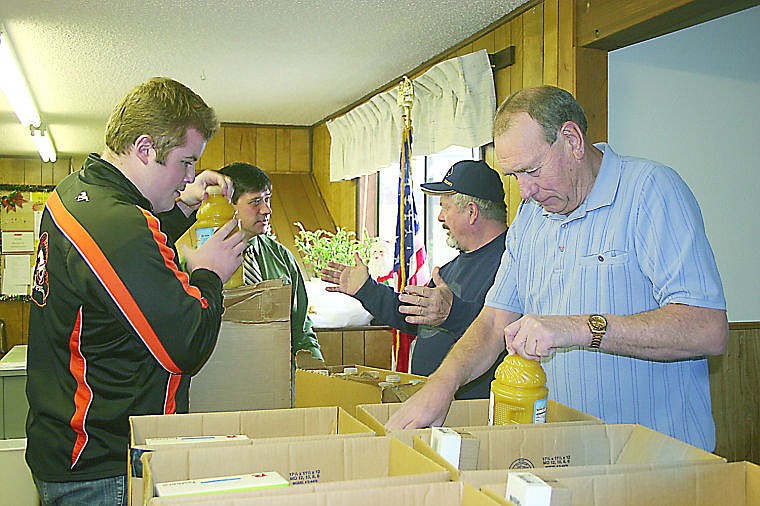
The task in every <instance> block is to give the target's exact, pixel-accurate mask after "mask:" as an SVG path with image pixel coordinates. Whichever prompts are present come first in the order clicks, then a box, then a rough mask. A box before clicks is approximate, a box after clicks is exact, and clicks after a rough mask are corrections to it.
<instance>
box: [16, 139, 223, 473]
mask: <svg viewBox="0 0 760 506" xmlns="http://www.w3.org/2000/svg"><path fill="white" fill-rule="evenodd" d="M191 223H192V219H188V218H186V217H185V216H184V214H183V213H182V212H181V211H180V210H179V209H178V208H176V207H175V209H173V210H172V211H169V212H168V213H162V214H159V215H154V214H153V213H152V212H151V205H150V202H149V201H148V200H147V199H145V197H143V196H142V194H141V193H140V192H139V191H138V190H137V188H136V187H135V186H134V185H133V184H132V183H131V182H130V181H129V180H128V179H127V178H125V177H124V175H123V174H122V173H121V172H119V171H118V170H117V169H116V168H115V167H113V166H112V165H111V164H109V163H107V162H105V161H104V160H102V159H100V157H98V155H96V154H91V155H90V156H89V157H88V158H87V160H86V161H85V163H84V166H83V168H82V170H80V171H78V172H76V173H74V174H71V175H70V176H68V177H67V178H66V179H64V180H63V181H62V182H61V183H60V184H59V185H58V186H57V188H56V190H55V191H54V192H53V193H52V194H51V196H50V198H49V199H48V201H47V204H46V208H45V211H44V213H43V216H42V222H41V226H40V243H39V247H38V251H37V264H36V267H35V272H34V287H33V294H32V300H33V303H32V304H31V314H30V320H29V348H28V357H27V397H28V399H29V416H28V419H27V426H26V430H27V438H28V440H27V454H26V458H27V462H28V464H29V467H30V468H31V470H32V472H33V473H34V475H35V476H36V477H37V478H39V479H42V480H44V481H54V482H61V481H82V480H93V479H99V478H106V477H111V476H117V475H123V474H125V473H126V472H127V446H128V439H129V419H128V417H129V416H131V415H145V414H163V413H175V412H186V411H187V409H188V394H189V385H190V376H191V375H192V374H194V373H195V372H197V371H198V370H199V369H200V368H201V366H202V365H203V364H204V363H205V361H206V360H207V359H208V357H209V356H210V355H211V352H212V350H213V348H214V345H215V344H216V339H217V335H218V333H219V327H220V324H221V315H222V312H223V306H222V283H221V281H220V279H219V277H218V276H217V275H216V274H214V273H213V272H211V271H208V270H205V269H197V270H195V271H194V272H193V273H192V274H191V275H190V276H189V277H188V275H187V274H185V273H184V272H182V271H180V270H179V269H178V266H177V265H178V262H177V260H176V258H177V256H176V251H175V247H174V241H175V240H176V239H177V238H178V237H179V236H180V235H181V234H182V233H183V232H184V231H185V230H186V229H187V228H188V227H189V226H190V224H191Z"/></svg>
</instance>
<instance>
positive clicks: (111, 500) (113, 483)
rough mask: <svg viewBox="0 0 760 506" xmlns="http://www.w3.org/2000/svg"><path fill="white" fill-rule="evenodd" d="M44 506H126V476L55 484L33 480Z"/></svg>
mask: <svg viewBox="0 0 760 506" xmlns="http://www.w3.org/2000/svg"><path fill="white" fill-rule="evenodd" d="M34 484H35V485H36V486H37V492H38V493H39V494H40V501H41V502H42V504H44V505H45V506H47V505H51V506H68V505H71V506H80V505H85V504H86V505H87V506H126V505H127V475H126V474H124V475H121V476H114V477H113V478H103V479H101V480H92V481H68V482H64V483H56V482H52V481H42V480H38V479H37V478H34Z"/></svg>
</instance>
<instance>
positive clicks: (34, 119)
mask: <svg viewBox="0 0 760 506" xmlns="http://www.w3.org/2000/svg"><path fill="white" fill-rule="evenodd" d="M1 28H2V27H1V26H0V89H1V90H3V93H4V94H5V97H6V98H7V99H8V102H10V104H11V107H13V111H14V112H15V113H16V116H17V117H18V120H19V121H20V122H21V124H22V125H24V127H28V128H30V129H31V134H32V141H33V142H34V145H35V146H36V147H37V151H39V152H40V157H41V158H42V161H43V162H55V161H56V158H57V155H56V153H55V146H53V139H52V138H51V137H50V132H48V131H47V129H46V128H45V125H43V124H42V120H41V119H40V113H39V112H38V111H37V107H35V105H34V100H32V95H31V93H29V88H28V87H27V86H26V81H25V80H24V76H23V75H22V74H21V69H20V67H19V66H18V64H17V62H16V58H15V57H14V56H13V51H12V50H11V46H10V44H9V42H8V34H7V33H5V31H4V30H2V29H1Z"/></svg>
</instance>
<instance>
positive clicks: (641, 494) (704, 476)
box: [481, 461, 760, 506]
mask: <svg viewBox="0 0 760 506" xmlns="http://www.w3.org/2000/svg"><path fill="white" fill-rule="evenodd" d="M625 467H626V466H620V467H619V466H614V465H612V466H604V467H603V468H601V469H600V468H599V467H598V466H597V467H596V469H592V468H586V469H585V470H584V469H583V468H579V471H580V472H578V470H571V469H569V468H565V469H533V470H531V473H533V474H535V475H536V476H538V477H539V478H541V479H542V480H544V481H545V482H546V483H547V484H549V485H551V487H552V491H555V490H560V489H561V490H564V491H567V492H569V496H570V497H569V502H566V503H564V504H568V505H572V506H602V505H603V506H640V505H642V504H657V505H658V506H681V505H684V504H689V505H694V506H714V505H716V504H725V505H729V504H730V505H731V506H750V505H754V504H760V466H758V465H757V464H753V463H751V462H732V463H721V462H718V461H715V462H713V463H708V462H698V463H695V462H690V463H675V464H674V463H671V464H669V465H652V466H638V468H634V467H631V466H628V468H627V469H626V470H625V472H619V471H620V470H621V469H623V468H625ZM505 489H506V484H505V483H504V479H503V478H502V481H501V482H499V483H498V484H495V485H486V486H483V487H482V489H481V490H482V491H483V492H484V493H485V494H486V495H488V496H489V497H491V498H493V499H494V500H495V501H496V502H498V503H500V504H511V503H509V502H508V501H506V499H504V498H505V497H506V496H505ZM551 506H557V504H555V501H554V500H553V501H552V502H551Z"/></svg>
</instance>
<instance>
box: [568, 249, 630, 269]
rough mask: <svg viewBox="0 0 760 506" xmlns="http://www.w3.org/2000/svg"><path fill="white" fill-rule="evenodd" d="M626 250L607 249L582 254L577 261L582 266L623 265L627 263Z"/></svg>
mask: <svg viewBox="0 0 760 506" xmlns="http://www.w3.org/2000/svg"><path fill="white" fill-rule="evenodd" d="M628 258H629V255H628V252H627V251H623V250H608V251H600V252H598V253H592V254H590V255H585V256H582V257H580V258H579V259H578V263H579V264H580V265H581V266H583V267H592V266H597V267H604V266H606V265H609V266H614V265H623V264H627V263H628Z"/></svg>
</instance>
